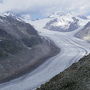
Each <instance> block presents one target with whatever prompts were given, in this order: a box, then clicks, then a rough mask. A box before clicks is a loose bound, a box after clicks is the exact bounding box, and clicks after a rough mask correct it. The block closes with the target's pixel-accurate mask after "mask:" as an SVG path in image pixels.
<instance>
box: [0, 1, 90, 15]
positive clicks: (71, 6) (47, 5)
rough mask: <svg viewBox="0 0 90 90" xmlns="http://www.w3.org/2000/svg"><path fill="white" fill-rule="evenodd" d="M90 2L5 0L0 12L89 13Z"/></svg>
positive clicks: (0, 6) (0, 5)
mask: <svg viewBox="0 0 90 90" xmlns="http://www.w3.org/2000/svg"><path fill="white" fill-rule="evenodd" d="M89 1H90V0H3V3H1V4H0V11H1V12H5V11H10V10H11V11H15V12H18V11H19V12H24V11H39V12H41V13H43V14H46V13H50V12H54V11H56V10H61V11H65V12H66V11H74V12H77V13H81V14H84V13H88V12H89V10H90V3H89Z"/></svg>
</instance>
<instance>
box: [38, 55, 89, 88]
mask: <svg viewBox="0 0 90 90" xmlns="http://www.w3.org/2000/svg"><path fill="white" fill-rule="evenodd" d="M37 90H90V55H88V56H85V57H84V58H82V59H81V60H80V61H79V62H77V63H74V64H73V65H72V66H70V67H69V68H68V69H66V70H65V71H64V72H61V73H60V74H58V75H57V76H55V77H54V78H52V79H51V80H50V81H49V82H47V83H45V84H44V85H42V86H41V87H40V88H38V89H37Z"/></svg>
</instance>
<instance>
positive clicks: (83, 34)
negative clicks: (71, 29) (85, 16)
mask: <svg viewBox="0 0 90 90" xmlns="http://www.w3.org/2000/svg"><path fill="white" fill-rule="evenodd" d="M75 36H76V37H78V38H80V39H83V40H86V41H88V42H90V22H88V23H87V24H86V25H85V26H84V27H83V29H81V30H80V31H79V32H78V33H76V35H75Z"/></svg>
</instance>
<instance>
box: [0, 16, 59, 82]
mask: <svg viewBox="0 0 90 90" xmlns="http://www.w3.org/2000/svg"><path fill="white" fill-rule="evenodd" d="M57 52H59V49H58V48H57V47H56V46H55V45H54V44H53V42H51V41H47V40H45V39H44V38H41V37H40V36H39V35H38V33H37V31H36V30H35V29H34V28H33V27H32V26H31V25H30V24H28V23H25V22H24V21H22V20H20V19H18V18H16V17H13V16H12V15H9V16H0V83H2V82H5V81H8V80H11V79H13V78H16V77H17V76H20V75H22V74H24V73H26V72H28V71H29V72H30V71H32V70H33V69H35V68H36V67H37V66H39V65H40V64H41V63H43V62H44V61H45V60H46V59H47V58H49V57H51V56H53V55H56V53H57Z"/></svg>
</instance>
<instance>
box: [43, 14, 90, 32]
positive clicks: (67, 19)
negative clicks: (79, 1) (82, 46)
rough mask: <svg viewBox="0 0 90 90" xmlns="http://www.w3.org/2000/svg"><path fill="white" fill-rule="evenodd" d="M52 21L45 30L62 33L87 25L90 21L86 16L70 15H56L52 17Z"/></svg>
mask: <svg viewBox="0 0 90 90" xmlns="http://www.w3.org/2000/svg"><path fill="white" fill-rule="evenodd" d="M49 18H51V20H50V21H49V22H48V23H47V24H46V26H45V27H44V28H46V29H49V30H54V31H60V32H70V31H74V30H76V29H78V28H79V27H81V26H84V25H86V24H87V23H88V22H89V21H90V19H89V18H88V17H86V16H81V15H73V14H70V13H67V14H64V13H55V14H53V15H50V16H49Z"/></svg>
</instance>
